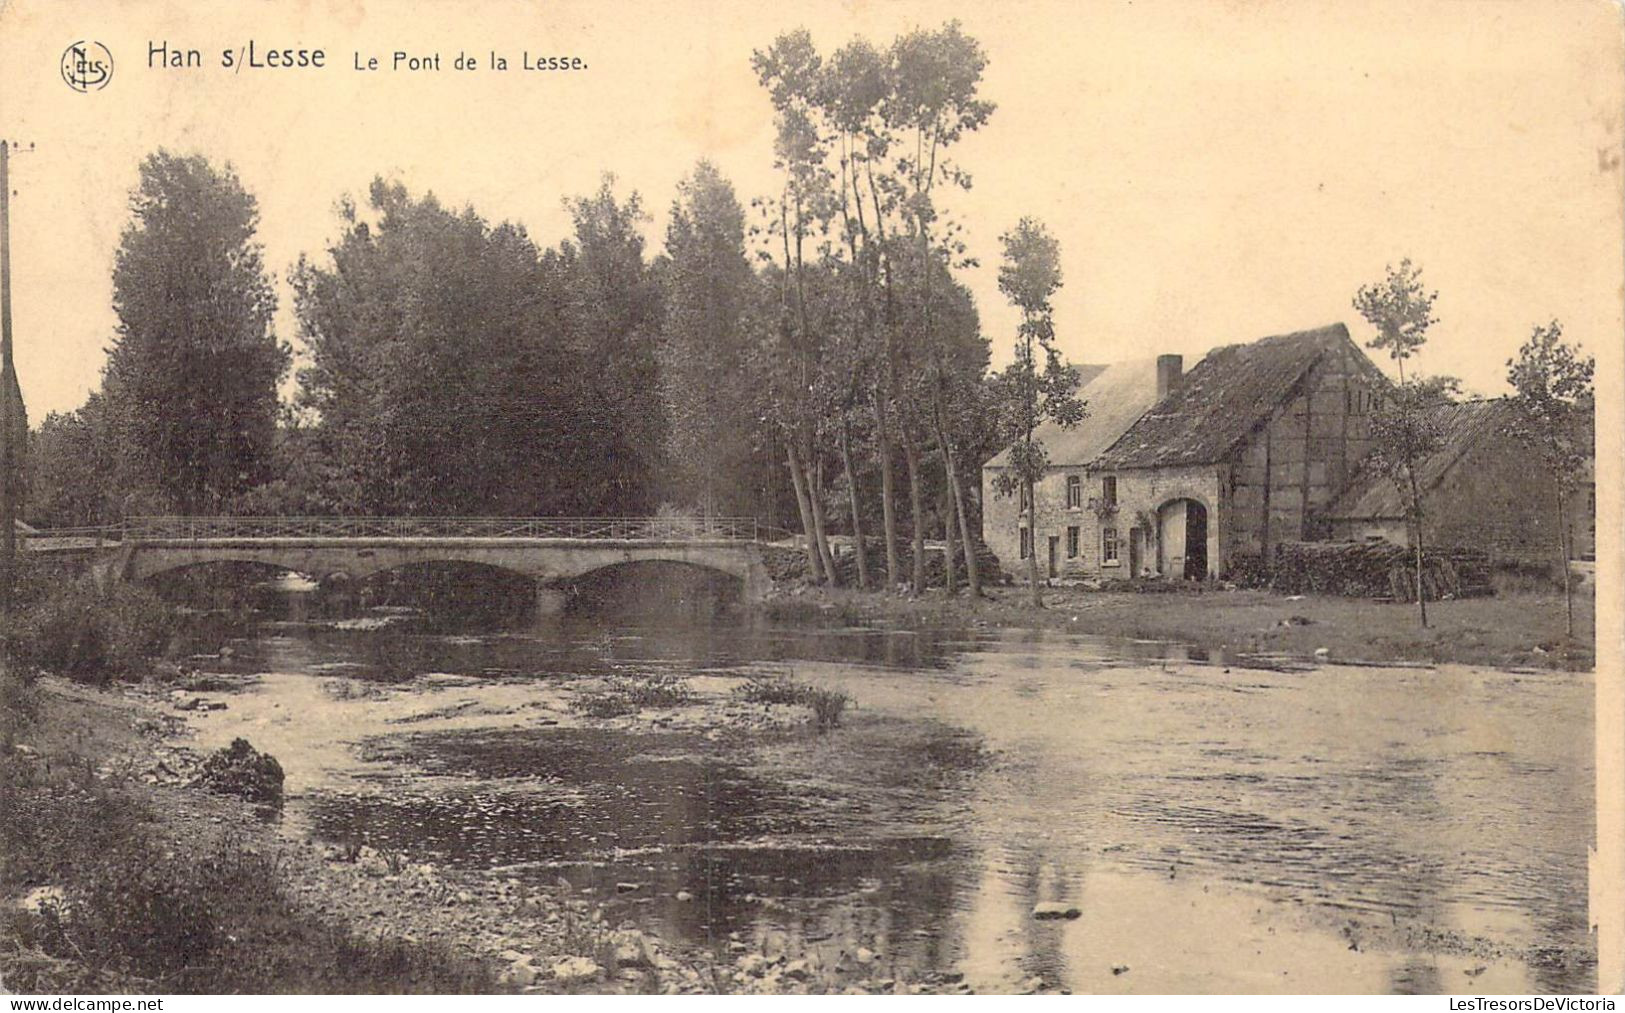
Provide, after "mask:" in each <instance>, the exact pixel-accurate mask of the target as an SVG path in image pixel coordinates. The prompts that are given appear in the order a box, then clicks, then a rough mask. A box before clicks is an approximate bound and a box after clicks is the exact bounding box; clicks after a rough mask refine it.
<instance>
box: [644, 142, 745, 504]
mask: <svg viewBox="0 0 1625 1013" xmlns="http://www.w3.org/2000/svg"><path fill="white" fill-rule="evenodd" d="M677 189H678V197H677V200H675V201H673V202H672V208H671V219H670V221H669V223H668V224H667V226H666V259H665V260H664V261H662V262H661V265H660V283H661V285H662V288H663V291H664V308H665V316H664V319H663V321H662V323H661V340H660V349H659V375H660V393H661V402H662V404H663V405H664V406H665V412H666V418H667V420H668V426H669V428H668V430H667V434H666V448H667V450H666V456H667V459H668V460H669V461H670V469H671V474H672V479H671V484H672V486H673V487H674V489H675V491H676V493H677V495H678V496H679V497H680V498H682V499H684V500H686V501H688V502H692V503H697V504H698V505H699V506H700V507H701V509H702V511H703V512H705V513H716V512H719V511H720V512H726V513H742V512H746V511H749V510H752V509H754V507H755V499H754V498H753V497H752V496H751V494H752V492H753V487H754V486H755V485H756V483H755V481H754V478H755V471H756V468H755V465H756V455H755V448H754V446H753V440H752V436H753V434H754V431H755V429H756V427H757V423H756V419H755V418H753V417H752V413H751V411H750V408H751V404H750V392H749V391H747V390H745V389H744V386H743V385H744V384H745V383H746V382H747V381H746V378H745V372H744V364H745V363H744V360H745V355H746V352H747V348H746V343H747V341H748V339H749V334H748V333H747V319H746V317H747V313H748V312H749V310H750V303H751V300H752V299H753V297H754V296H755V288H756V285H757V280H756V276H755V274H754V273H753V272H752V270H751V266H750V261H749V260H748V259H746V256H745V214H744V211H743V210H742V209H741V208H740V206H739V201H738V199H737V198H736V197H735V196H734V189H733V186H732V185H731V184H730V183H729V182H728V181H727V180H726V179H724V178H723V177H722V175H721V173H719V172H718V171H717V169H716V167H715V166H713V165H712V164H711V163H709V162H703V161H702V162H700V163H699V164H698V165H697V166H695V168H694V171H693V173H692V174H691V175H690V176H689V177H688V178H687V179H685V180H683V181H682V182H681V183H679V184H678V188H677Z"/></svg>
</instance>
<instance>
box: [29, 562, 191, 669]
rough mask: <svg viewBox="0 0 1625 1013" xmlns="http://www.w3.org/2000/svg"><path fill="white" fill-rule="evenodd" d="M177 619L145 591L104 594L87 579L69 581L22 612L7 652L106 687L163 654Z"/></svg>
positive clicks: (120, 587) (118, 587)
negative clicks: (116, 678)
mask: <svg viewBox="0 0 1625 1013" xmlns="http://www.w3.org/2000/svg"><path fill="white" fill-rule="evenodd" d="M173 620H174V612H173V610H172V609H171V608H170V607H169V606H168V605H166V604H165V603H164V602H163V600H162V599H160V598H159V597H158V596H157V595H154V594H153V593H151V592H150V591H147V590H146V589H144V588H140V587H136V586H135V585H132V584H124V583H118V584H115V585H114V586H113V587H112V589H110V590H109V591H107V592H102V591H99V590H97V589H96V586H95V585H94V584H93V583H91V582H90V581H89V580H88V579H81V580H75V581H70V582H67V583H63V584H59V585H57V586H56V587H55V588H53V589H52V590H51V591H50V592H49V593H46V594H44V595H42V596H41V597H39V598H38V599H37V600H36V601H34V602H33V603H32V604H30V605H28V606H26V607H25V608H24V609H23V610H22V612H21V614H20V615H19V616H18V617H17V619H16V621H15V622H14V624H13V626H12V628H11V629H10V630H9V631H7V636H6V648H7V654H8V655H9V656H10V658H11V660H13V661H14V662H16V663H17V664H19V665H23V666H28V667H34V668H41V669H44V670H46V671H49V672H54V673H56V674H58V675H63V676H66V677H67V678H69V679H73V680H75V681H76V682H89V683H96V684H102V683H106V682H107V681H108V680H109V679H111V678H113V677H114V676H115V675H119V674H124V673H127V672H130V671H131V670H133V669H136V668H138V667H140V666H141V664H142V663H143V662H145V661H146V660H148V659H150V658H153V657H156V656H157V655H158V654H160V653H162V651H163V649H164V647H165V646H166V645H167V644H168V641H169V636H170V630H171V628H172V623H173Z"/></svg>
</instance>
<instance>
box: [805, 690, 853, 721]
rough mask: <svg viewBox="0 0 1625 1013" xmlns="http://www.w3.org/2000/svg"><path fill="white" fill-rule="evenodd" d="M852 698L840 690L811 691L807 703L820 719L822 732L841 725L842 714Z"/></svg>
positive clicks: (808, 693) (814, 714)
mask: <svg viewBox="0 0 1625 1013" xmlns="http://www.w3.org/2000/svg"><path fill="white" fill-rule="evenodd" d="M849 699H850V698H849V697H848V696H847V695H846V694H845V693H842V692H840V691H839V690H833V689H809V690H808V692H807V702H808V703H809V704H811V705H812V709H813V716H814V717H815V718H817V719H818V728H819V730H820V731H827V730H829V729H831V728H834V727H835V726H836V725H838V724H840V723H841V712H842V711H844V710H846V705H847V702H848V700H849Z"/></svg>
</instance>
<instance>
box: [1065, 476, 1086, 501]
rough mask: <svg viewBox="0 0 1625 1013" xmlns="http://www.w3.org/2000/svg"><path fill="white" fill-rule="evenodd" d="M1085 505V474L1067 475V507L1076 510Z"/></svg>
mask: <svg viewBox="0 0 1625 1013" xmlns="http://www.w3.org/2000/svg"><path fill="white" fill-rule="evenodd" d="M1081 506H1083V476H1082V475H1068V476H1066V508H1067V509H1068V510H1076V509H1078V508H1079V507H1081Z"/></svg>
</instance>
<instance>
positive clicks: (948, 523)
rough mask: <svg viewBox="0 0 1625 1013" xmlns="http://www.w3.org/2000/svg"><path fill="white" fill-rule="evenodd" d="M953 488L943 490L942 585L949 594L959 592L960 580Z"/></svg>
mask: <svg viewBox="0 0 1625 1013" xmlns="http://www.w3.org/2000/svg"><path fill="white" fill-rule="evenodd" d="M953 496H954V494H953V490H952V489H944V490H942V547H943V568H942V586H943V588H944V589H945V590H946V591H947V592H948V594H949V595H953V594H957V593H958V591H959V588H958V584H959V581H958V579H957V577H956V576H955V574H954V500H953Z"/></svg>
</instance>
